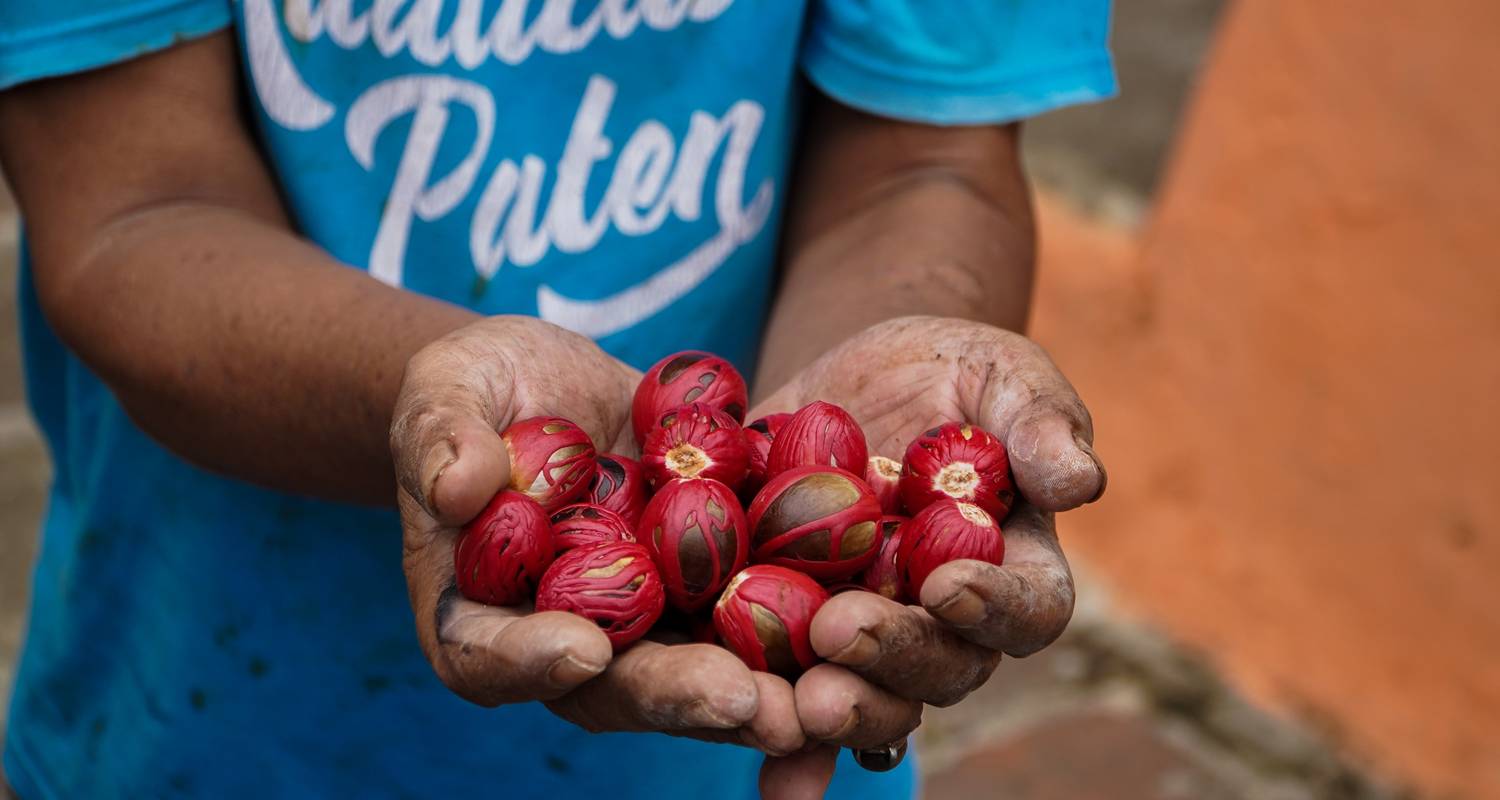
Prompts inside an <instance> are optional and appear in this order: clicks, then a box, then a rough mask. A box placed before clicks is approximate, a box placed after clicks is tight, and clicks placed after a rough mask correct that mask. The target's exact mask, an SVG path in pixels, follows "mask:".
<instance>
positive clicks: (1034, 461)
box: [963, 335, 1107, 511]
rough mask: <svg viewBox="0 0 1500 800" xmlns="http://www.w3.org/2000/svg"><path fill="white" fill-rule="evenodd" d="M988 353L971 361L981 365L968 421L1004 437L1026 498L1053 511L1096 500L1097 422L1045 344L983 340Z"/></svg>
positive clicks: (1100, 470)
mask: <svg viewBox="0 0 1500 800" xmlns="http://www.w3.org/2000/svg"><path fill="white" fill-rule="evenodd" d="M974 348H975V349H976V350H979V351H983V352H975V353H972V354H970V355H968V356H966V360H967V361H968V363H976V364H977V363H982V364H984V365H985V369H984V370H983V371H982V373H981V372H980V371H978V370H975V371H974V373H975V374H982V376H983V378H984V382H983V386H982V388H980V390H979V391H978V392H977V393H974V392H964V393H963V394H964V396H965V397H976V398H977V403H974V404H973V405H971V407H968V408H965V409H964V414H965V416H967V417H968V418H969V419H972V420H974V421H976V422H977V423H978V424H979V425H980V427H983V428H984V429H986V430H989V431H991V432H993V433H995V434H997V435H999V436H1000V437H1001V438H1002V439H1004V441H1005V448H1006V451H1007V452H1008V453H1009V455H1010V464H1011V471H1012V473H1013V474H1014V475H1015V478H1016V483H1017V485H1018V486H1019V487H1020V489H1021V493H1022V494H1023V495H1025V496H1026V498H1027V499H1028V500H1030V501H1031V502H1033V503H1036V504H1037V505H1038V506H1041V507H1042V508H1044V509H1046V510H1048V511H1065V510H1067V509H1070V508H1075V507H1077V506H1080V505H1083V504H1084V503H1090V502H1093V501H1095V500H1097V499H1099V497H1100V496H1101V495H1102V494H1103V493H1104V487H1105V484H1106V482H1107V477H1106V474H1105V471H1104V464H1103V463H1102V462H1101V461H1100V460H1099V457H1098V456H1097V455H1096V454H1095V453H1094V449H1093V441H1094V423H1093V420H1092V418H1091V417H1090V416H1089V411H1088V408H1087V407H1086V406H1084V404H1083V401H1082V400H1080V399H1079V397H1078V392H1076V391H1075V390H1074V389H1073V385H1072V384H1070V383H1068V379H1067V378H1065V377H1063V374H1062V372H1060V371H1059V370H1058V369H1057V365H1055V364H1053V363H1052V359H1051V358H1049V357H1048V356H1047V353H1046V351H1044V350H1043V349H1042V348H1041V347H1040V346H1038V345H1037V344H1035V343H1034V342H1032V341H1030V340H1029V339H1025V338H1023V337H1020V336H1014V335H1006V336H1005V337H1004V338H1001V339H998V340H995V341H988V340H984V341H981V342H980V343H977V344H975V345H974Z"/></svg>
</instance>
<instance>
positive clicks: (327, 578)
mask: <svg viewBox="0 0 1500 800" xmlns="http://www.w3.org/2000/svg"><path fill="white" fill-rule="evenodd" d="M1108 16H1109V9H1108V0H966V1H965V2H926V1H925V0H810V2H807V3H804V2H797V1H796V0H777V1H776V2H769V1H764V0H763V1H762V2H754V0H738V2H735V0H696V1H695V0H592V1H591V0H531V1H530V2H526V0H447V2H443V1H442V0H321V2H314V0H237V1H236V2H233V3H230V2H226V0H57V2H50V3H41V2H35V3H0V88H3V87H6V86H10V85H14V84H17V83H20V82H24V81H28V80H32V79H37V78H42V77H48V76H53V75H60V74H66V73H69V72H76V71H79V70H84V69H89V68H93V67H97V66H101V65H104V64H108V63H112V62H116V61H120V60H123V59H126V58H130V57H132V56H135V55H138V54H140V53H144V52H149V51H152V50H157V49H160V48H163V47H167V46H170V45H171V44H172V43H173V42H176V41H179V40H181V39H184V38H190V37H196V36H201V35H204V34H207V33H210V32H212V31H215V30H219V29H222V28H225V27H226V26H232V27H233V29H234V32H235V35H236V36H237V38H238V41H239V43H240V45H241V48H240V49H241V53H242V54H243V62H244V74H245V79H246V83H247V87H246V88H247V90H248V91H247V94H248V97H249V98H250V102H251V107H252V109H253V113H254V120H255V124H256V125H257V128H258V133H259V135H260V138H261V140H262V142H263V144H264V148H265V153H266V156H267V158H268V160H269V164H270V168H271V169H272V170H273V172H274V173H275V176H276V178H277V180H278V181H279V182H280V184H281V187H282V189H283V192H284V196H285V198H286V202H287V204H288V207H289V209H290V212H291V215H292V218H293V219H294V220H295V222H296V224H297V226H298V227H299V229H300V231H301V233H302V234H304V235H305V236H307V237H308V238H309V239H311V240H312V241H314V242H316V243H317V244H318V245H320V246H321V247H323V248H325V249H326V250H327V251H328V252H329V253H331V254H332V255H333V256H334V257H336V258H337V259H339V260H340V261H343V262H345V263H347V264H349V265H350V266H351V267H353V268H357V269H365V270H368V271H369V272H370V273H371V274H373V275H374V276H376V277H377V278H379V279H380V280H383V281H386V282H388V283H391V284H395V285H399V286H403V287H406V288H409V289H411V290H413V291H417V292H422V293H426V294H430V295H434V296H437V297H442V298H445V299H447V300H450V301H454V302H457V303H461V304H464V305H467V306H469V307H471V308H473V309H476V310H478V311H481V312H485V313H522V314H534V315H539V316H541V317H543V318H544V319H548V320H551V321H553V322H556V323H559V324H561V325H564V326H567V327H570V328H572V329H575V330H578V331H581V332H583V333H585V334H587V335H589V336H592V337H594V338H595V339H596V340H598V341H599V343H600V344H601V345H603V347H604V348H605V349H607V350H608V351H609V352H611V353H613V354H615V355H617V356H619V357H620V358H622V359H624V360H626V361H628V362H630V363H632V364H634V365H636V366H637V367H644V366H646V365H648V364H649V363H650V362H652V361H654V360H655V359H656V358H658V357H660V356H661V355H663V354H665V353H668V352H671V351H674V350H679V349H683V348H689V347H694V348H704V349H708V350H712V351H715V352H718V353H722V354H724V355H726V356H728V357H730V358H732V359H733V360H734V361H735V362H736V363H737V364H738V365H740V367H741V368H743V369H745V370H747V371H748V370H750V369H752V368H753V361H754V357H755V351H756V347H757V343H758V341H759V337H760V330H761V325H762V321H763V319H764V317H765V314H766V308H767V303H768V300H769V294H770V288H771V283H772V276H773V259H774V254H775V250H776V241H777V228H778V220H779V215H780V212H781V208H782V205H783V204H784V201H785V199H786V194H787V179H788V169H787V166H788V162H789V157H790V152H789V148H790V145H791V142H792V134H793V130H794V127H795V123H796V107H797V100H798V94H799V92H798V83H799V80H800V78H799V70H800V74H805V75H806V76H807V77H808V78H809V79H811V81H812V82H813V83H814V84H816V85H817V86H819V87H820V88H821V89H822V90H823V91H825V92H827V93H829V94H830V95H832V96H834V97H836V98H839V99H841V100H843V101H844V102H846V103H848V104H850V105H853V106H856V107H860V108H864V109H866V110H869V111H872V112H875V113H878V114H884V115H887V116H892V117H900V118H906V119H913V120H920V121H927V122H933V123H941V124H963V123H987V122H999V121H1005V120H1010V119H1016V118H1020V117H1023V116H1027V115H1031V114H1035V113H1038V112H1041V111H1044V110H1047V109H1049V108H1053V107H1056V106H1059V105H1063V104H1067V103H1073V102H1079V101H1085V100H1092V99H1097V98H1100V97H1104V96H1108V95H1110V94H1111V93H1112V92H1113V91H1114V80H1113V74H1112V71H1111V67H1110V61H1109V56H1108V53H1107V51H1106V48H1105V39H1106V35H1107V29H1108ZM20 298H21V306H22V308H21V311H22V327H23V331H22V333H23V339H24V346H25V355H26V380H27V388H28V394H29V399H30V402H31V404H32V407H33V409H34V411H35V414H36V417H37V420H38V422H39V424H40V425H41V428H42V430H43V432H44V433H45V435H46V438H47V441H48V442H49V444H50V447H51V452H52V456H53V459H54V462H55V465H56V474H55V479H54V483H53V486H52V490H51V495H50V501H49V504H48V510H47V517H46V521H45V523H44V529H43V535H42V542H41V556H40V560H39V562H38V564H37V568H36V575H35V589H34V593H33V598H32V608H31V619H30V624H29V633H28V636H27V640H26V645H25V650H24V654H23V657H22V659H21V663H20V666H19V672H18V674H17V678H16V683H15V694H14V697H13V699H12V702H11V706H10V721H9V731H8V737H9V739H8V742H7V745H6V750H5V769H6V772H7V774H8V776H9V779H10V781H11V782H12V783H13V784H14V785H15V787H16V789H17V790H18V791H19V792H20V794H21V796H22V797H25V798H53V797H96V796H132V797H145V796H153V797H154V796H173V795H187V796H198V797H214V798H224V797H241V796H243V797H265V796H315V797H351V796H358V797H422V796H433V797H435V796H455V797H474V796H500V797H510V798H524V797H538V798H558V797H578V796H591V795H597V796H609V797H615V798H635V797H640V798H646V797H653V798H655V797H711V796H712V797H725V796H728V797H734V796H744V797H750V796H753V794H754V786H755V783H754V776H755V771H756V768H757V765H758V762H759V756H758V755H756V754H755V753H753V752H750V751H748V750H744V749H742V748H736V747H731V746H723V745H708V744H701V743H697V742H691V741H687V740H683V739H675V738H670V737H666V736H660V735H590V734H587V733H584V732H583V731H581V730H579V729H578V728H575V727H573V726H572V725H570V724H568V723H565V722H562V721H560V720H558V719H556V718H555V717H553V716H552V715H551V714H549V713H548V712H547V711H546V710H545V709H543V708H541V707H540V706H537V705H534V704H530V705H520V706H511V707H506V708H501V709H497V710H486V709H481V708H478V707H475V706H471V705H468V704H466V703H465V702H463V701H461V700H459V699H458V698H456V697H455V696H453V695H451V694H450V693H449V692H448V691H447V690H446V689H444V688H443V686H442V685H441V684H440V683H439V682H438V681H437V679H436V678H435V677H434V675H433V673H432V671H431V669H430V668H429V667H428V665H427V663H426V661H425V660H424V659H423V657H422V655H421V653H420V651H419V649H418V647H417V643H416V639H415V637H414V635H413V628H412V622H411V613H410V610H409V608H408V606H407V600H406V591H405V584H404V581H403V578H402V574H401V567H400V542H399V538H400V533H399V529H398V525H397V520H396V517H395V515H394V513H392V512H390V511H375V510H368V509H359V508H353V507H349V506H343V505H336V504H331V503H326V502H320V501H315V500H310V499H306V498H302V497H295V496H292V495H288V494H281V493H276V492H272V491H267V490H264V489H260V488H256V487H253V486H250V485H248V484H245V483H242V482H239V481H236V480H232V479H227V478H223V477H218V476H215V475H210V474H208V473H206V472H204V471H202V470H199V469H197V468H195V467H193V466H191V465H189V464H187V463H186V462H184V461H182V460H181V459H179V458H177V457H176V456H174V455H173V454H171V453H169V452H167V451H166V450H164V449H162V448H161V447H159V446H157V445H156V444H154V443H153V442H152V441H150V440H149V439H148V438H147V437H146V436H145V435H144V434H143V433H142V432H141V430H140V429H139V428H137V427H136V426H135V425H134V424H132V423H131V421H130V420H129V419H128V418H127V417H126V415H125V414H124V412H123V411H122V410H121V408H120V406H119V404H118V403H117V402H116V401H115V399H114V398H113V396H112V395H111V394H110V392H109V390H108V388H107V387H106V386H105V385H104V384H103V383H101V382H100V380H99V379H98V378H97V377H96V376H95V375H94V374H93V373H91V372H90V371H89V369H88V368H87V367H85V366H84V365H83V364H82V363H81V362H80V361H78V359H77V358H76V357H75V356H74V355H72V354H71V353H70V352H69V351H68V350H67V349H66V348H65V347H64V346H63V345H62V344H61V343H60V342H59V340H58V339H57V337H56V336H55V334H54V333H53V331H52V330H51V329H50V328H49V327H48V323H47V321H46V320H45V319H44V318H43V316H42V315H41V313H40V311H39V309H38V306H37V302H36V295H35V292H34V290H33V287H32V284H31V275H30V272H29V270H27V269H26V268H25V267H24V265H23V270H22V275H21V292H20ZM668 309H670V311H668ZM726 310H727V313H726ZM330 313H332V310H330ZM913 780H914V778H913V774H912V772H911V769H910V765H909V764H908V765H907V766H906V767H904V768H903V769H901V770H898V771H896V772H893V773H890V774H887V775H874V774H871V773H865V772H863V771H860V770H858V769H857V768H854V767H853V765H852V763H851V762H850V761H849V759H848V758H847V757H845V758H844V759H843V761H842V762H841V766H840V770H839V776H838V777H837V778H836V780H835V786H834V790H833V794H834V796H843V797H856V796H857V797H862V798H880V797H899V796H907V795H909V794H910V793H911V791H912V786H913ZM480 793H482V794H480Z"/></svg>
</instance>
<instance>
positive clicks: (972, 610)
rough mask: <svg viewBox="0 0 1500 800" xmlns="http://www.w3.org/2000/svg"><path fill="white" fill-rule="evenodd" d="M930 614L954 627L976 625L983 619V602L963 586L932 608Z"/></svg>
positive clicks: (971, 590) (972, 591)
mask: <svg viewBox="0 0 1500 800" xmlns="http://www.w3.org/2000/svg"><path fill="white" fill-rule="evenodd" d="M932 612H933V613H934V614H936V615H938V616H939V617H942V618H943V619H944V620H945V621H947V622H950V623H952V624H954V625H977V624H978V623H979V622H980V621H981V620H983V619H984V600H983V599H981V598H980V597H979V595H977V594H975V593H974V590H973V589H970V588H969V587H967V586H964V587H960V588H959V590H958V591H956V592H954V593H953V594H952V595H951V596H950V597H949V598H948V599H947V600H944V601H943V602H941V603H938V604H937V605H936V606H933V609H932Z"/></svg>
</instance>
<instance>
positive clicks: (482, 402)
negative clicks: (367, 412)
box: [391, 351, 510, 526]
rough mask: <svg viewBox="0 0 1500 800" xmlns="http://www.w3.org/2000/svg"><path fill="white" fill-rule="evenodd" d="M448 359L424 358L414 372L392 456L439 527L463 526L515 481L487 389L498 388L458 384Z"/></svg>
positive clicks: (395, 422) (405, 484) (400, 408)
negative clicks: (434, 363)
mask: <svg viewBox="0 0 1500 800" xmlns="http://www.w3.org/2000/svg"><path fill="white" fill-rule="evenodd" d="M424 352H425V351H424ZM434 361H436V362H437V365H436V366H434V365H433V362H434ZM446 361H447V360H446V359H435V358H432V357H427V356H425V355H424V353H418V354H417V356H416V357H414V358H413V359H412V362H411V364H409V365H408V366H407V374H406V380H405V381H404V382H403V383H402V386H401V394H400V396H399V397H398V398H397V400H396V409H395V413H394V415H393V417H392V422H391V457H392V460H393V461H394V463H395V466H396V478H397V481H398V482H399V484H400V486H401V488H402V490H404V491H405V492H406V493H407V494H409V495H410V496H411V497H412V498H413V499H415V500H416V501H417V502H418V503H419V504H421V506H422V507H423V508H424V509H425V510H426V511H427V513H428V514H429V515H431V516H432V518H433V519H434V520H436V521H437V522H438V523H439V524H442V525H446V526H456V525H462V524H463V523H465V522H468V521H469V520H471V519H473V518H474V517H475V515H477V514H478V513H479V512H480V511H481V510H482V509H483V508H484V506H485V504H486V503H488V502H489V501H490V498H491V497H494V495H495V493H497V492H499V491H500V489H501V488H503V487H504V486H505V485H506V484H507V483H509V482H510V453H509V452H508V451H507V449H506V447H505V442H504V440H502V439H501V438H500V434H499V433H497V432H496V431H497V429H498V427H499V423H500V422H501V421H500V420H497V419H495V418H494V412H493V409H494V407H495V403H494V399H493V398H491V397H490V396H489V395H488V388H487V387H488V385H495V384H494V383H493V382H490V381H486V380H478V381H474V382H473V383H477V384H478V385H471V382H470V381H468V380H455V379H454V378H455V376H454V375H453V374H451V372H452V369H451V366H449V365H448V364H447V363H444V362H446ZM499 385H506V384H499Z"/></svg>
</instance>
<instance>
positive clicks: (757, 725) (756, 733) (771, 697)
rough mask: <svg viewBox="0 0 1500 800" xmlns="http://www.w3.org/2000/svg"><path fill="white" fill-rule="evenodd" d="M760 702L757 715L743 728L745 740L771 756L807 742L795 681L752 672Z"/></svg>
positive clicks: (787, 751) (800, 747) (786, 753)
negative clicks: (794, 687) (798, 716)
mask: <svg viewBox="0 0 1500 800" xmlns="http://www.w3.org/2000/svg"><path fill="white" fill-rule="evenodd" d="M751 677H752V678H753V679H754V680H755V688H756V697H757V700H758V702H757V705H756V708H755V716H754V717H752V718H751V720H750V722H749V724H747V725H746V726H745V728H744V735H743V736H742V741H743V742H744V743H745V744H747V745H749V746H751V747H754V748H755V749H757V750H760V751H761V752H763V753H766V754H767V755H771V756H785V755H788V754H791V753H795V752H797V751H799V750H801V749H802V748H803V746H804V745H806V744H807V738H806V737H805V736H804V735H803V733H802V721H801V720H799V719H798V718H797V702H796V699H795V695H794V694H793V690H792V685H791V684H790V683H788V682H787V680H786V679H785V678H782V677H780V676H777V675H772V674H770V673H767V672H752V673H751Z"/></svg>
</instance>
